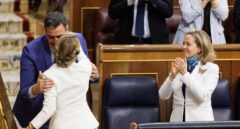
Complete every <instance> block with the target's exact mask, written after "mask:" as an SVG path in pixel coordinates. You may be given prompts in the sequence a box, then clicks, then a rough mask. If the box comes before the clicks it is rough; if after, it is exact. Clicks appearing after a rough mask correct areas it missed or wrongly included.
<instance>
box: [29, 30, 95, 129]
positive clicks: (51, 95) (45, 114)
mask: <svg viewBox="0 0 240 129" xmlns="http://www.w3.org/2000/svg"><path fill="white" fill-rule="evenodd" d="M55 57H56V63H55V64H53V65H52V66H51V67H50V68H49V69H48V70H46V71H45V72H44V73H43V78H49V79H51V80H53V81H54V84H55V86H54V87H53V88H51V89H50V90H49V91H47V92H45V93H44V101H43V108H42V110H41V111H40V112H39V113H38V115H37V116H36V117H35V118H34V119H33V120H32V121H31V123H30V124H29V126H28V127H27V128H26V129H33V128H40V127H41V126H42V125H43V124H44V123H45V122H46V121H47V120H48V119H49V118H50V117H51V120H50V124H49V128H50V129H95V128H97V126H98V122H97V120H96V119H95V117H94V116H93V114H92V112H91V110H90V108H89V107H88V104H87V101H86V94H87V90H88V86H89V79H90V75H91V71H92V67H91V62H90V61H89V59H88V57H87V56H86V55H85V54H84V52H83V50H82V48H81V47H80V43H79V40H78V39H77V37H76V35H75V34H74V33H68V34H63V35H62V36H61V38H60V39H59V40H58V43H57V44H56V45H55Z"/></svg>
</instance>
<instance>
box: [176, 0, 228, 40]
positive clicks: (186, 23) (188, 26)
mask: <svg viewBox="0 0 240 129" xmlns="http://www.w3.org/2000/svg"><path fill="white" fill-rule="evenodd" d="M217 1H218V3H219V5H218V7H217V8H216V9H212V8H211V12H210V27H211V39H212V43H213V44H225V43H226V40H225V36H224V32H223V31H224V28H223V26H222V23H221V22H222V21H224V20H226V19H227V17H228V11H229V9H228V2H227V0H217ZM201 2H202V0H179V5H180V10H181V13H182V18H183V19H182V21H181V23H180V24H179V26H178V30H177V32H176V35H175V37H174V39H173V44H182V43H183V39H184V35H185V33H186V32H188V31H190V30H194V29H200V30H201V29H202V27H203V22H204V9H202V8H201V7H200V3H201Z"/></svg>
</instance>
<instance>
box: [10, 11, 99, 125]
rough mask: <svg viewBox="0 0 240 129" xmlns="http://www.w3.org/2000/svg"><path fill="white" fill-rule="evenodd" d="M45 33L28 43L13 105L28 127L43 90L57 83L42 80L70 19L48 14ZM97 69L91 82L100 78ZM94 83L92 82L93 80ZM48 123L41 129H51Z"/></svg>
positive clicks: (85, 45) (80, 35)
mask: <svg viewBox="0 0 240 129" xmlns="http://www.w3.org/2000/svg"><path fill="white" fill-rule="evenodd" d="M44 27H45V35H42V36H40V37H39V38H37V39H35V40H33V41H31V42H30V43H28V44H27V45H26V46H25V47H24V48H23V51H22V56H21V60H20V68H21V71H20V91H19V93H18V96H17V99H16V102H15V104H14V107H13V113H14V115H15V116H16V118H17V120H18V122H19V124H20V125H21V126H22V127H26V126H27V125H28V124H29V122H30V121H31V120H32V119H33V118H34V117H35V116H36V115H37V114H38V113H39V112H40V110H41V109H42V106H43V99H44V98H43V93H44V92H46V91H48V90H49V89H51V88H52V87H53V86H54V82H53V81H52V80H50V79H43V78H42V72H44V71H45V70H47V69H48V68H49V67H50V66H51V65H52V64H53V63H54V58H55V57H54V55H55V54H54V47H55V44H56V43H57V40H58V39H59V38H60V37H61V35H62V34H64V33H66V32H67V31H68V25H67V20H66V18H65V16H64V15H63V14H62V13H60V12H51V13H49V14H47V16H46V17H45V20H44ZM75 34H76V36H77V38H78V39H79V40H80V44H81V47H82V49H83V51H84V53H85V54H86V55H87V56H88V51H87V44H86V41H85V39H84V37H83V35H82V34H80V33H75ZM97 78H98V71H97V69H96V67H95V65H94V64H92V75H91V80H92V82H94V81H97V80H98V79H97ZM90 82H91V81H90ZM48 124H49V123H48V122H46V123H45V124H44V125H43V126H42V127H41V128H40V129H48Z"/></svg>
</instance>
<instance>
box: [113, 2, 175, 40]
mask: <svg viewBox="0 0 240 129" xmlns="http://www.w3.org/2000/svg"><path fill="white" fill-rule="evenodd" d="M172 14H173V0H111V2H110V5H109V16H110V17H111V18H112V19H118V20H119V21H118V27H117V28H116V30H115V42H116V43H137V44H143V43H150V44H167V43H169V39H168V34H169V30H168V28H167V25H166V21H165V18H169V17H171V16H172Z"/></svg>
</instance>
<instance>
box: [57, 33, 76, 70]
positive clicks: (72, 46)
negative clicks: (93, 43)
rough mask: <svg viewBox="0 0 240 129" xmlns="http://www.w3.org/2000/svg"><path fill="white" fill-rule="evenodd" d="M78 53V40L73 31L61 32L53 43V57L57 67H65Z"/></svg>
mask: <svg viewBox="0 0 240 129" xmlns="http://www.w3.org/2000/svg"><path fill="white" fill-rule="evenodd" d="M79 53H80V41H79V40H78V38H77V37H76V35H75V34H74V33H70V32H69V33H66V34H63V35H62V36H61V37H60V38H59V39H58V42H57V44H56V45H55V59H56V64H57V66H58V67H63V68H67V67H68V66H69V65H71V64H72V62H73V61H75V59H76V57H77V55H78V54H79Z"/></svg>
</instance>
